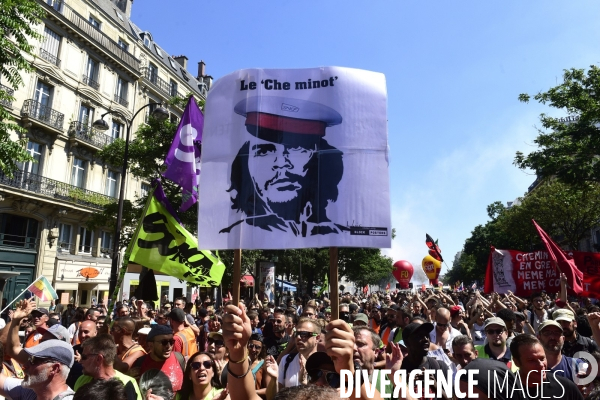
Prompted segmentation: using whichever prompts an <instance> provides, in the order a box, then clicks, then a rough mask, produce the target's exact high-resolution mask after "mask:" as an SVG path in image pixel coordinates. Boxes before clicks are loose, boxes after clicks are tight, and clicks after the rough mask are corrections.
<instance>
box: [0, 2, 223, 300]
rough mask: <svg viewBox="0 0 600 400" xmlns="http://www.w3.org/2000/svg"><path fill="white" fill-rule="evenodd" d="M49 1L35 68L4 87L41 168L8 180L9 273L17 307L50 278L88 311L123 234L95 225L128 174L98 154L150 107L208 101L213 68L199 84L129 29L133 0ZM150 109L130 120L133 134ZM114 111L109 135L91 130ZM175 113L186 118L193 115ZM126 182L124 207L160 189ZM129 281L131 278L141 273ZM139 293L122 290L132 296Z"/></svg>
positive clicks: (5, 238)
mask: <svg viewBox="0 0 600 400" xmlns="http://www.w3.org/2000/svg"><path fill="white" fill-rule="evenodd" d="M39 2H40V4H42V6H43V7H44V8H45V10H46V12H47V15H46V17H45V18H44V20H43V23H42V24H40V26H39V27H38V32H39V33H40V34H41V35H42V36H43V39H42V40H41V41H39V42H38V43H36V49H35V52H34V55H33V57H29V61H30V62H31V65H32V66H33V67H34V71H33V73H28V74H24V75H23V81H24V85H23V86H22V87H20V88H19V89H18V90H17V91H16V92H14V93H13V91H12V89H9V88H7V87H5V86H4V85H3V86H2V89H3V90H8V91H9V92H10V93H13V96H14V98H15V100H14V101H13V102H12V103H6V104H3V105H4V106H5V107H6V108H7V109H8V110H9V111H10V112H11V113H12V115H13V116H14V117H15V118H16V119H17V121H18V122H19V124H20V125H21V126H22V127H24V128H26V130H27V133H26V138H27V140H28V142H27V151H28V152H29V154H30V155H31V156H32V157H33V158H34V159H35V160H36V162H27V163H23V164H22V165H20V166H19V170H18V171H15V173H14V174H13V175H12V176H9V175H7V174H1V173H0V272H2V271H14V272H19V273H20V275H18V276H17V277H14V278H10V279H9V280H8V281H7V284H6V287H5V291H4V297H5V298H7V299H8V300H9V301H11V300H12V299H13V298H14V296H16V295H18V294H19V293H21V291H23V290H24V289H25V288H26V287H27V286H28V285H29V284H30V283H31V282H32V281H33V280H34V279H36V278H37V277H39V276H41V275H43V276H45V277H46V278H47V279H48V280H49V281H50V282H52V284H53V286H54V287H55V288H56V290H57V291H58V292H59V299H61V300H62V302H65V301H75V302H76V303H77V304H78V305H84V306H85V305H88V306H89V305H90V304H92V303H93V302H94V301H97V300H99V299H104V298H107V297H108V279H109V276H110V268H111V262H112V260H111V257H112V245H113V234H114V232H111V231H108V230H102V229H100V230H91V229H89V228H88V227H87V225H86V223H87V221H88V220H89V218H90V216H92V215H93V214H94V213H97V212H99V211H101V210H102V208H103V207H104V205H106V204H108V203H113V202H117V200H118V193H119V189H118V188H119V186H120V180H121V173H120V171H121V169H122V166H121V165H107V164H104V163H103V162H102V160H101V159H99V157H98V156H97V153H98V151H99V150H101V149H102V148H104V147H105V146H107V145H109V144H110V143H112V142H114V141H115V140H117V139H123V138H124V137H125V133H126V129H127V123H128V121H131V118H132V116H133V115H134V113H135V112H136V111H137V110H139V109H140V108H141V107H143V106H144V105H147V104H148V103H149V102H159V103H160V102H165V101H166V100H168V99H170V98H172V97H174V96H179V97H185V96H187V95H188V94H190V93H191V94H193V95H194V97H195V98H196V99H202V98H205V96H206V94H207V91H208V89H209V87H210V84H211V80H212V78H211V77H210V76H206V74H205V72H204V63H203V62H200V63H199V64H198V71H199V72H198V76H193V75H192V74H191V73H189V71H187V58H186V57H185V56H178V57H175V58H173V57H171V56H169V55H168V53H167V52H166V51H165V50H164V49H162V48H161V47H160V46H159V45H158V44H156V43H155V42H154V41H153V39H152V36H151V33H150V32H149V31H144V30H142V29H140V28H138V27H137V26H136V25H135V24H134V23H133V22H132V21H131V20H130V15H131V6H132V4H133V1H132V0H67V1H62V0H47V1H42V0H39ZM139 6H143V5H142V4H140V5H139ZM0 84H1V82H0ZM152 110H153V107H147V109H146V112H140V113H139V114H138V116H137V117H136V118H135V120H133V121H131V122H132V123H131V132H132V135H133V134H134V133H135V132H136V131H137V129H138V127H139V126H140V125H141V124H144V123H145V121H146V118H147V116H148V115H149V113H150V112H151V111H152ZM107 111H116V112H117V114H112V115H107V116H106V117H105V120H106V121H107V122H108V124H109V128H110V129H109V130H108V131H106V132H101V131H97V130H95V129H94V128H92V123H93V122H94V121H95V120H97V119H99V118H100V117H101V115H102V114H104V113H105V112H107ZM169 112H170V113H171V118H172V119H177V118H179V117H180V116H181V114H182V112H183V110H182V109H177V108H174V107H171V108H169ZM15 139H16V137H15ZM126 179H127V181H126V182H125V183H126V186H125V187H126V190H125V198H126V199H130V200H134V199H135V198H136V197H137V196H142V195H144V194H145V192H147V191H148V190H149V189H150V184H149V182H143V181H140V180H138V179H136V178H135V177H133V176H132V175H131V174H127V177H126ZM128 275H129V281H134V278H135V277H136V276H137V274H136V273H135V272H134V273H132V274H128ZM163 278H164V279H163ZM158 280H160V281H161V282H163V283H162V284H163V285H166V286H167V289H166V290H167V292H169V294H170V295H172V293H173V291H174V289H176V288H175V286H177V285H179V286H182V291H183V293H182V294H185V285H184V284H181V283H179V282H178V281H177V280H173V279H171V277H161V278H160V279H159V278H158V277H157V281H158ZM126 283H127V282H126ZM169 284H170V285H171V287H170V290H169V286H168V285H169ZM161 290H162V292H165V287H162V288H161ZM129 292H130V286H125V285H124V288H123V295H124V296H125V293H129ZM176 293H179V290H176ZM128 296H129V295H128Z"/></svg>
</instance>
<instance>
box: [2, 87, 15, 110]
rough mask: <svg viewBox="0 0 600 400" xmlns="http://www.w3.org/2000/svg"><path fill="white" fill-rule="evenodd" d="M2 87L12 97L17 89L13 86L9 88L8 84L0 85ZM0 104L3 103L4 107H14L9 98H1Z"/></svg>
mask: <svg viewBox="0 0 600 400" xmlns="http://www.w3.org/2000/svg"><path fill="white" fill-rule="evenodd" d="M0 89H1V90H3V91H5V92H6V94H7V95H8V96H11V97H12V96H14V94H15V91H14V90H13V89H12V88H9V87H8V86H4V85H0ZM0 104H2V105H3V106H4V107H7V108H12V101H10V100H8V99H2V100H0Z"/></svg>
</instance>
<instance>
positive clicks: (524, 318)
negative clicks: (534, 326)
mask: <svg viewBox="0 0 600 400" xmlns="http://www.w3.org/2000/svg"><path fill="white" fill-rule="evenodd" d="M515 317H517V318H521V319H522V320H523V321H525V320H526V319H527V317H525V314H523V313H522V312H520V311H515Z"/></svg>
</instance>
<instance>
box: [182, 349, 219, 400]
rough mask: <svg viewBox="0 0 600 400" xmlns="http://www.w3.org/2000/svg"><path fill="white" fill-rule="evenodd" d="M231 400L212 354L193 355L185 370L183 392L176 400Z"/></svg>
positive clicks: (199, 353)
mask: <svg viewBox="0 0 600 400" xmlns="http://www.w3.org/2000/svg"><path fill="white" fill-rule="evenodd" d="M224 399H229V396H228V394H227V390H226V389H221V380H220V376H219V373H218V371H217V366H216V364H215V360H214V358H213V356H212V355H211V354H210V353H201V352H198V353H195V354H193V355H192V356H191V357H190V359H189V361H188V363H187V366H186V368H185V372H184V380H183V385H182V387H181V390H180V391H179V392H178V393H177V396H175V400H224Z"/></svg>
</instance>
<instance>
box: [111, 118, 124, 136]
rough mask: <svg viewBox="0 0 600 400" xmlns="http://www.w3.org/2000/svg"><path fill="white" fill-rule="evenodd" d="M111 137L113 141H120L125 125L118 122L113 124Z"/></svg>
mask: <svg viewBox="0 0 600 400" xmlns="http://www.w3.org/2000/svg"><path fill="white" fill-rule="evenodd" d="M110 136H112V138H113V139H118V138H120V137H122V136H123V124H120V123H118V122H116V121H113V123H112V129H111V130H110Z"/></svg>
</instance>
